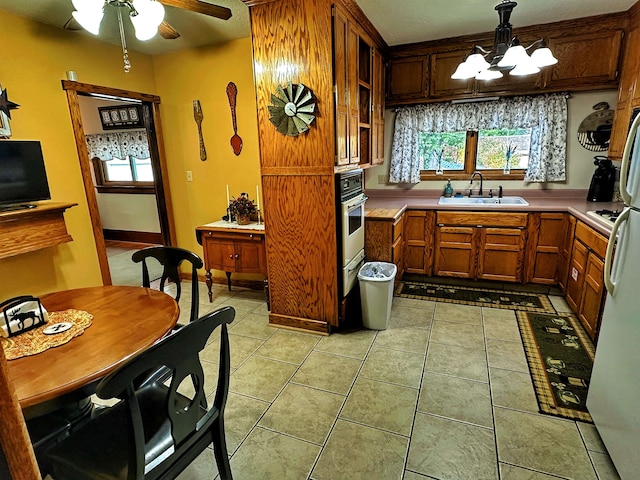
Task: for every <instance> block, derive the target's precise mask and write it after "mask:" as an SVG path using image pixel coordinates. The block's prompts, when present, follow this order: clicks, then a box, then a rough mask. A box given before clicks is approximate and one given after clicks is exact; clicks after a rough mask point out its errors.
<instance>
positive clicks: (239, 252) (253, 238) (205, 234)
mask: <svg viewBox="0 0 640 480" xmlns="http://www.w3.org/2000/svg"><path fill="white" fill-rule="evenodd" d="M253 227H256V226H255V225H254V226H253ZM264 237H265V231H264V226H262V228H260V229H258V228H241V227H239V226H237V225H234V224H230V223H227V222H224V221H220V222H214V223H212V224H207V225H202V226H200V227H198V228H196V238H197V240H198V243H199V244H200V245H202V249H203V251H204V269H205V271H206V272H207V273H206V283H207V288H208V290H209V301H211V300H212V293H211V286H212V284H213V280H212V275H211V270H222V271H223V272H225V274H226V276H227V286H228V288H229V290H231V274H232V273H261V274H263V275H264V276H265V277H266V275H267V265H266V259H265V244H264Z"/></svg>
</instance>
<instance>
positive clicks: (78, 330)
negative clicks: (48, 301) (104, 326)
mask: <svg viewBox="0 0 640 480" xmlns="http://www.w3.org/2000/svg"><path fill="white" fill-rule="evenodd" d="M92 320H93V315H91V314H90V313H88V312H85V311H84V310H73V309H69V310H63V311H60V312H49V323H45V324H44V325H42V326H41V327H38V328H34V329H33V330H29V331H28V332H24V333H21V334H19V335H16V336H15V337H10V338H4V337H0V342H1V343H2V348H4V354H5V356H6V357H7V360H15V359H16V358H21V357H27V356H29V355H35V354H37V353H40V352H44V351H45V350H47V349H49V348H53V347H57V346H59V345H63V344H65V343H67V342H68V341H69V340H71V339H72V338H74V337H77V336H78V335H82V334H83V333H84V331H85V329H87V328H89V327H90V326H91V323H92ZM61 322H71V323H73V326H72V327H71V328H70V329H69V330H66V331H64V332H60V333H56V334H53V335H45V334H44V333H42V331H43V330H44V329H45V328H47V327H48V326H49V325H53V324H54V323H61Z"/></svg>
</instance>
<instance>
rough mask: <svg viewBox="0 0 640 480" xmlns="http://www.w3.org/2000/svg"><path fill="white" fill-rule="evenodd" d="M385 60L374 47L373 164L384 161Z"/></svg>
mask: <svg viewBox="0 0 640 480" xmlns="http://www.w3.org/2000/svg"><path fill="white" fill-rule="evenodd" d="M383 62H384V60H383V58H382V54H381V53H380V50H378V49H377V48H374V49H373V85H372V87H373V112H372V113H373V118H372V122H371V164H372V165H380V164H382V163H384V64H383Z"/></svg>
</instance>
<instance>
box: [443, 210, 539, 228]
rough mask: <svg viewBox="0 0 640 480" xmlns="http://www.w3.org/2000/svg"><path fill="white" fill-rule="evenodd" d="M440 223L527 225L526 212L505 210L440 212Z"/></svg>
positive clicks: (499, 225)
mask: <svg viewBox="0 0 640 480" xmlns="http://www.w3.org/2000/svg"><path fill="white" fill-rule="evenodd" d="M436 222H437V223H438V224H439V225H470V226H474V227H476V226H483V227H487V226H498V227H519V228H524V227H526V226H527V214H526V213H505V212H496V213H493V212H438V213H437V220H436Z"/></svg>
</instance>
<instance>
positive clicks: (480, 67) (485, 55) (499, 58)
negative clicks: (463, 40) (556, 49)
mask: <svg viewBox="0 0 640 480" xmlns="http://www.w3.org/2000/svg"><path fill="white" fill-rule="evenodd" d="M516 5H518V4H517V3H516V2H512V1H509V0H502V3H500V4H498V5H496V7H495V9H496V10H497V11H498V16H499V17H500V24H499V25H498V26H497V27H496V34H495V39H494V42H493V47H492V48H491V50H485V49H484V48H482V47H481V46H479V45H474V46H473V48H472V49H471V53H469V55H467V56H466V57H465V59H464V60H463V61H462V62H461V63H460V65H458V68H457V69H456V71H455V72H453V75H451V78H452V79H454V80H467V79H469V78H476V79H477V80H494V79H496V78H502V76H503V72H507V71H508V72H509V75H532V74H534V73H538V72H539V71H540V68H542V67H546V66H549V65H555V64H556V63H558V60H557V59H556V58H555V57H554V56H553V54H552V53H551V50H549V48H547V45H546V43H545V41H544V40H543V39H540V40H536V41H535V42H533V43H532V44H531V45H529V46H528V47H526V48H525V47H523V46H522V45H520V40H518V37H517V36H515V37H514V36H512V35H513V33H512V27H511V24H510V23H509V20H510V18H511V12H512V11H513V9H514V8H515V6H516ZM532 49H533V52H532V54H531V56H529V53H528V51H529V50H532Z"/></svg>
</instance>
